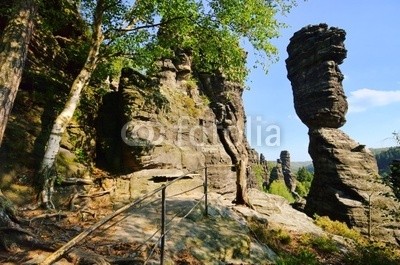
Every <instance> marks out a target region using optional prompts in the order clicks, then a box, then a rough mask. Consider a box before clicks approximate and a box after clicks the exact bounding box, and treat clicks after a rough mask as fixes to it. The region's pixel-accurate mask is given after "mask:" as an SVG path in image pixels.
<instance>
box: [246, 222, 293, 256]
mask: <svg viewBox="0 0 400 265" xmlns="http://www.w3.org/2000/svg"><path fill="white" fill-rule="evenodd" d="M249 227H250V229H251V231H252V232H253V233H254V235H255V236H256V238H257V240H258V241H260V242H262V243H264V244H266V245H268V246H269V247H270V248H272V249H273V250H274V251H276V252H279V251H281V249H282V246H284V245H289V244H290V242H291V241H292V238H291V236H290V234H289V233H288V232H287V231H285V230H283V229H270V228H268V227H267V226H266V225H265V224H261V223H257V222H250V223H249Z"/></svg>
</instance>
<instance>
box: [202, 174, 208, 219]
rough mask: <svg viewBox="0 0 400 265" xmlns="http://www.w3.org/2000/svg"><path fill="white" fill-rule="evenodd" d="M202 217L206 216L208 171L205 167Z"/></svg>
mask: <svg viewBox="0 0 400 265" xmlns="http://www.w3.org/2000/svg"><path fill="white" fill-rule="evenodd" d="M203 185H204V215H205V216H208V191H207V188H208V169H207V166H205V168H204V183H203Z"/></svg>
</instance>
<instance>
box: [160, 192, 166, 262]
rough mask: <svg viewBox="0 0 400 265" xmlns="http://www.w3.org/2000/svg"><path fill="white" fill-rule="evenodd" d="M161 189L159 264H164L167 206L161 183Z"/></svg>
mask: <svg viewBox="0 0 400 265" xmlns="http://www.w3.org/2000/svg"><path fill="white" fill-rule="evenodd" d="M162 187H163V189H162V190H161V242H160V243H161V246H160V248H161V250H160V251H161V254H160V264H161V265H163V264H164V248H165V224H166V215H167V208H166V206H167V205H166V200H165V190H166V188H167V187H166V186H165V185H164V184H163V186H162Z"/></svg>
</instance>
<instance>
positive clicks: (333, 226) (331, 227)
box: [315, 215, 364, 242]
mask: <svg viewBox="0 0 400 265" xmlns="http://www.w3.org/2000/svg"><path fill="white" fill-rule="evenodd" d="M315 224H316V225H317V226H319V227H321V228H322V229H323V230H325V231H326V232H329V233H331V234H334V235H338V236H342V237H346V238H349V239H352V240H354V241H356V242H362V241H364V238H363V237H362V236H361V234H360V233H359V232H357V231H356V230H353V229H350V228H349V227H348V226H347V225H346V224H345V223H342V222H339V221H332V220H331V219H329V217H327V216H318V215H316V216H315Z"/></svg>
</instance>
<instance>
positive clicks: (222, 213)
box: [0, 178, 335, 264]
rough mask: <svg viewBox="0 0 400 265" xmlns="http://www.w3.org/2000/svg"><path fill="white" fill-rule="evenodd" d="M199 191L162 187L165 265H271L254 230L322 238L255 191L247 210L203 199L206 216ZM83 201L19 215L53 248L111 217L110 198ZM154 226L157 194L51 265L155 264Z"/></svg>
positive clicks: (226, 198)
mask: <svg viewBox="0 0 400 265" xmlns="http://www.w3.org/2000/svg"><path fill="white" fill-rule="evenodd" d="M198 184H201V180H200V179H196V178H194V179H191V180H183V181H182V182H181V183H180V184H179V185H171V186H169V187H168V188H167V197H168V199H167V201H166V207H167V228H166V230H167V231H168V234H167V236H166V245H165V255H164V257H165V259H164V261H165V263H164V264H273V263H275V261H276V260H277V254H276V252H274V250H272V249H271V248H270V247H269V246H268V245H267V244H266V243H265V240H263V239H262V238H261V235H260V231H263V230H265V231H266V230H270V231H272V230H273V231H285V233H288V234H289V235H291V236H292V237H293V236H294V237H298V236H301V235H305V234H307V235H311V236H312V237H319V236H321V235H324V234H325V232H324V231H323V230H322V229H321V228H319V227H318V226H316V225H315V224H314V222H313V220H312V219H311V218H309V217H307V216H306V215H305V214H303V213H301V212H299V211H296V210H294V209H293V208H292V207H291V206H290V205H289V204H288V203H287V202H286V200H285V199H283V198H282V197H279V196H276V195H271V194H266V193H264V192H261V191H258V190H255V189H251V190H250V191H249V196H250V199H251V203H252V206H253V208H254V209H250V208H248V207H244V206H238V205H234V204H232V201H233V199H234V196H233V194H225V195H221V194H218V193H215V192H210V194H209V196H208V215H207V216H205V215H204V213H205V208H204V198H203V187H202V186H201V185H198ZM160 185H161V184H159V183H158V184H156V183H152V184H150V182H149V183H147V184H146V185H145V186H146V187H147V188H146V187H145V186H142V194H144V193H145V192H146V189H149V190H151V189H153V188H154V187H156V186H160ZM183 190H191V191H190V192H186V193H184V192H182V191H183ZM89 193H90V192H89ZM89 200H90V201H87V200H86V204H85V206H84V207H82V208H79V207H77V208H76V209H75V211H73V212H62V213H61V212H60V214H59V215H57V214H54V213H51V214H49V213H48V214H47V215H42V216H41V217H42V218H36V219H35V216H36V217H37V216H40V214H42V212H39V211H28V210H26V211H24V212H23V213H24V215H25V217H26V218H31V223H30V226H29V230H30V231H32V233H34V234H36V235H40V239H41V240H42V242H49V246H51V247H53V248H58V247H60V246H62V245H63V244H65V242H67V241H68V240H70V239H71V238H72V237H73V236H75V235H77V234H79V233H80V232H82V231H83V229H85V228H87V227H89V226H90V225H91V224H93V223H95V222H96V221H99V220H101V219H102V218H104V216H106V215H107V214H109V213H110V212H111V210H112V205H113V204H112V200H110V196H109V195H104V196H100V197H93V198H91V199H89ZM118 204H119V205H121V203H120V202H118ZM114 206H115V204H114ZM190 210H191V211H190ZM189 211H190V212H189ZM160 219H161V202H160V194H156V195H155V196H153V197H150V198H149V199H147V200H144V201H142V202H141V203H140V204H138V205H137V206H135V207H133V208H132V209H130V210H129V211H127V212H124V213H123V214H121V215H119V216H117V217H116V218H114V219H113V220H112V221H111V222H108V223H107V224H105V225H104V226H102V227H100V228H99V229H97V230H95V231H94V232H93V233H92V234H91V235H89V236H88V237H87V238H85V239H84V240H83V241H82V242H80V243H79V244H77V245H76V246H75V247H73V248H72V249H71V251H70V253H69V254H68V255H67V256H65V257H64V258H62V259H61V260H59V261H58V262H56V263H55V264H159V259H160V243H159V235H160V232H159V230H160V223H161V222H160ZM27 229H28V228H27ZM260 229H261V230H260ZM277 237H279V235H278V236H277ZM288 247H296V246H295V245H292V246H290V245H288ZM12 253H13V255H10V254H9V253H1V254H0V263H1V264H40V262H41V261H42V260H43V259H45V258H46V256H48V255H50V254H51V252H50V251H49V250H47V251H45V250H29V251H28V250H27V249H26V248H22V247H15V248H13V249H12ZM326 264H328V263H326ZM330 264H335V263H330Z"/></svg>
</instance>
